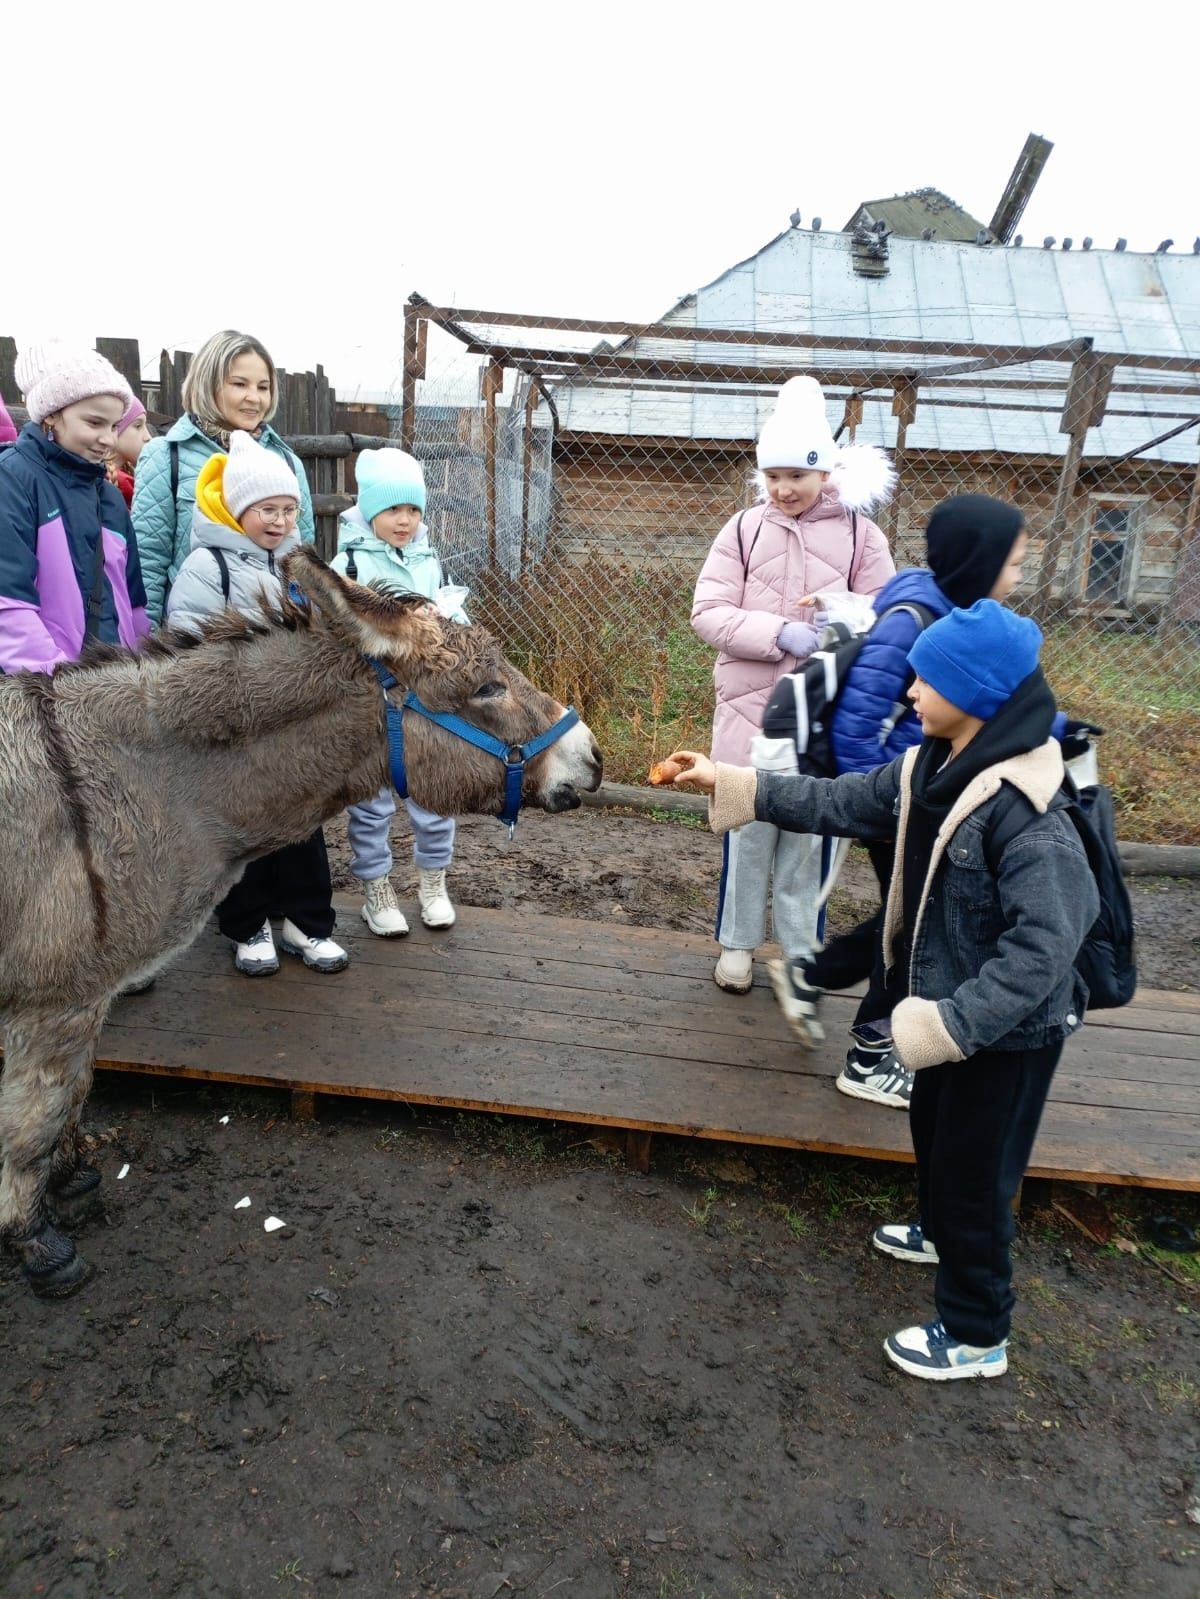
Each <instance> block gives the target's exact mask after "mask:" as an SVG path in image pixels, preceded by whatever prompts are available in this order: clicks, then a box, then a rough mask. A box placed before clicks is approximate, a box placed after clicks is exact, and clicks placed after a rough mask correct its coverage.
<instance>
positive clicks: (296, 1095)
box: [292, 1088, 317, 1122]
mask: <svg viewBox="0 0 1200 1599" xmlns="http://www.w3.org/2000/svg"><path fill="white" fill-rule="evenodd" d="M316 1119H317V1096H316V1095H315V1094H312V1093H306V1092H305V1091H304V1090H303V1089H301V1088H293V1089H292V1120H293V1121H294V1122H314V1121H316Z"/></svg>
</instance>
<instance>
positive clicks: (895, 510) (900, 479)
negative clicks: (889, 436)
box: [887, 377, 917, 552]
mask: <svg viewBox="0 0 1200 1599" xmlns="http://www.w3.org/2000/svg"><path fill="white" fill-rule="evenodd" d="M892 415H893V416H894V417H897V418H898V419H899V420H898V421H897V423H896V449H895V452H894V454H893V456H892V465H893V466H894V467H895V469H896V493H895V495H894V497H893V499H892V503H891V505H890V506H889V507H888V526H887V534H888V543H889V544H890V545H891V546H892V550H893V552H894V551H895V549H896V544H897V541H898V540H899V538H900V526H901V520H902V517H903V511H904V489H905V484H904V468H905V459H904V452H905V449H906V448H907V445H908V425H909V423H910V422H913V421H915V420H916V415H917V380H916V378H911V377H905V378H899V379H897V381H896V385H895V387H894V388H893V390H892Z"/></svg>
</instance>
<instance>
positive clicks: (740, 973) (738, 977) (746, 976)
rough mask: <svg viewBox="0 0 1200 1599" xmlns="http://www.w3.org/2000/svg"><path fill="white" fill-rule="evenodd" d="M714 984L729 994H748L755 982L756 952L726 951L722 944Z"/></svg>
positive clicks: (743, 950)
mask: <svg viewBox="0 0 1200 1599" xmlns="http://www.w3.org/2000/svg"><path fill="white" fill-rule="evenodd" d="M713 982H714V983H716V985H717V987H718V988H723V989H724V990H725V992H726V993H727V994H748V993H749V992H750V985H751V984H752V983H753V982H754V951H753V950H752V949H726V948H725V946H724V945H723V944H722V946H721V958H720V960H719V961H718V962H717V964H716V966H715V968H714V969H713Z"/></svg>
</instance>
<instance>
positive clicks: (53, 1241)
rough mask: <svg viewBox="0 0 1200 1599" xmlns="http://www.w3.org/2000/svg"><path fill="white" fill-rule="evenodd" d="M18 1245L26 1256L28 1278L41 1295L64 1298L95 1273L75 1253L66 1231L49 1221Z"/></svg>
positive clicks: (26, 1279) (40, 1297)
mask: <svg viewBox="0 0 1200 1599" xmlns="http://www.w3.org/2000/svg"><path fill="white" fill-rule="evenodd" d="M17 1248H18V1250H19V1252H20V1254H21V1255H22V1256H23V1257H24V1263H23V1266H22V1270H23V1271H24V1273H25V1281H26V1282H27V1283H28V1284H29V1286H30V1287H31V1288H32V1289H33V1291H34V1293H35V1294H36V1295H37V1296H38V1298H39V1299H65V1298H66V1297H67V1295H68V1294H73V1293H74V1292H75V1290H76V1289H77V1288H82V1287H83V1285H84V1283H85V1282H87V1280H88V1278H89V1277H90V1276H91V1275H92V1268H91V1267H90V1266H89V1265H88V1263H87V1261H86V1260H84V1258H83V1256H82V1255H79V1254H77V1253H76V1250H75V1245H74V1244H73V1243H72V1241H71V1240H70V1239H69V1238H68V1237H67V1236H66V1234H65V1233H60V1232H56V1231H55V1229H54V1228H53V1227H51V1226H49V1225H47V1226H44V1227H42V1229H41V1230H40V1232H38V1233H36V1234H34V1236H33V1237H32V1238H26V1239H23V1240H21V1241H20V1242H19V1243H18V1245H17Z"/></svg>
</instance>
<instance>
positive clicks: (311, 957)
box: [279, 920, 350, 972]
mask: <svg viewBox="0 0 1200 1599" xmlns="http://www.w3.org/2000/svg"><path fill="white" fill-rule="evenodd" d="M279 947H280V949H281V950H282V951H283V952H284V954H285V955H299V957H300V959H301V960H302V961H303V962H304V964H305V965H306V966H308V967H311V968H312V970H313V971H314V972H341V971H345V969H346V967H347V966H349V964H350V957H349V955H347V953H346V951H345V950H344V949H343V948H342V946H341V945H340V944H335V943H334V941H333V939H332V938H310V937H309V936H308V934H307V933H302V932H301V931H300V929H299V928H298V927H297V926H296V924H295V922H289V921H287V920H285V921H284V924H283V926H282V927H281V928H280V929H279Z"/></svg>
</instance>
